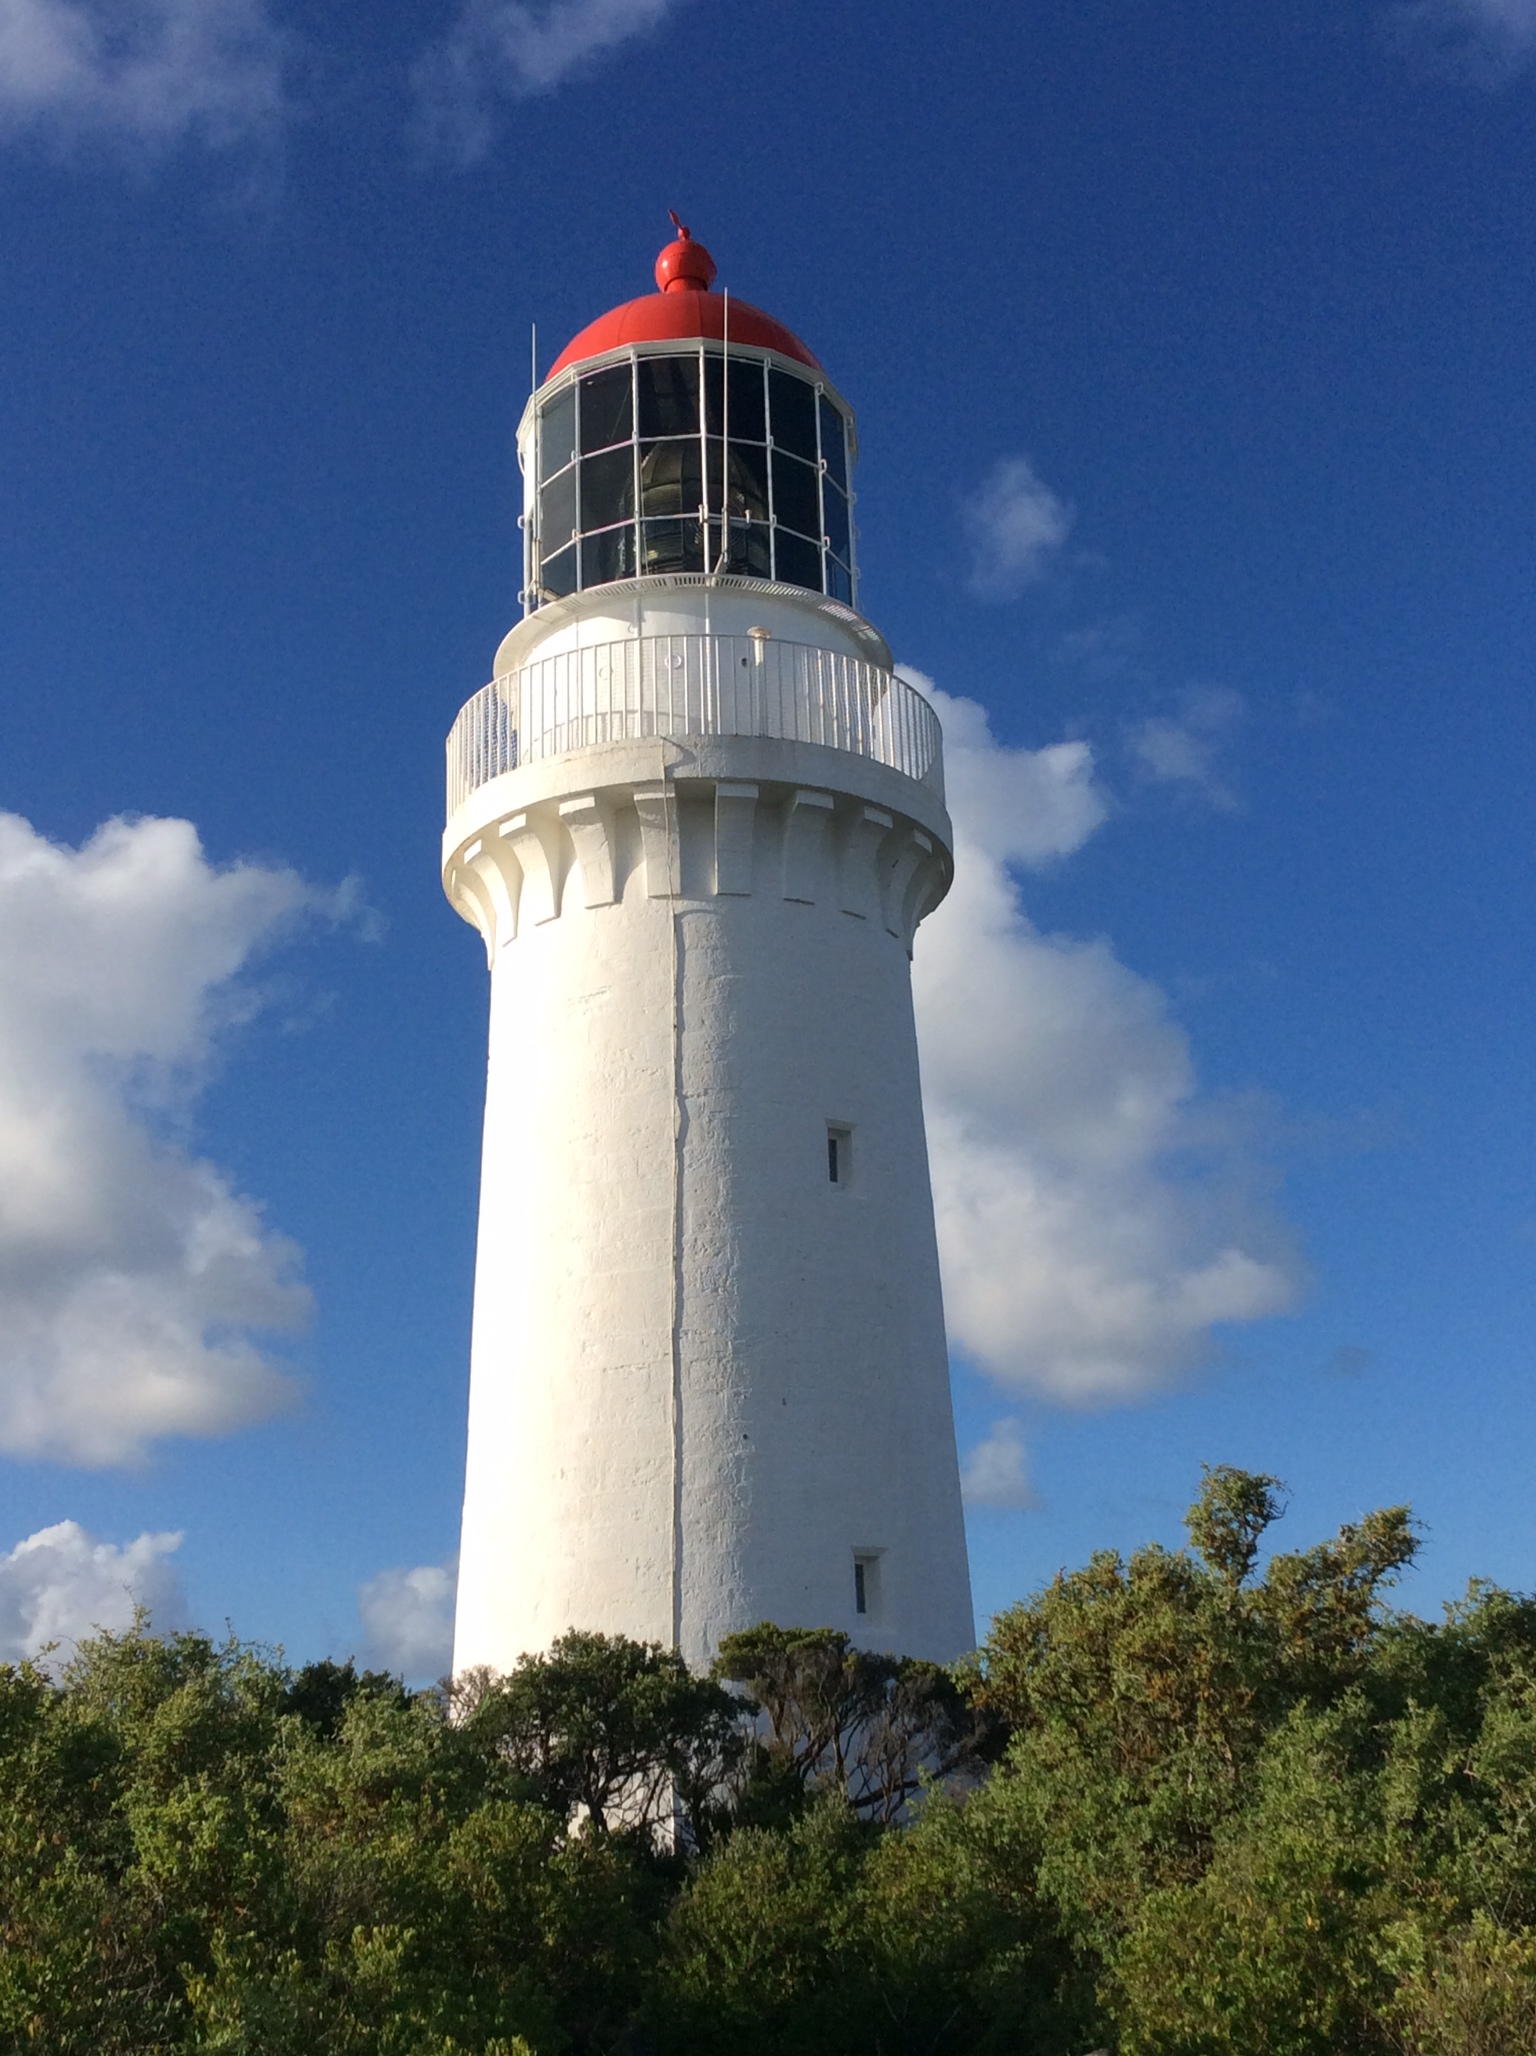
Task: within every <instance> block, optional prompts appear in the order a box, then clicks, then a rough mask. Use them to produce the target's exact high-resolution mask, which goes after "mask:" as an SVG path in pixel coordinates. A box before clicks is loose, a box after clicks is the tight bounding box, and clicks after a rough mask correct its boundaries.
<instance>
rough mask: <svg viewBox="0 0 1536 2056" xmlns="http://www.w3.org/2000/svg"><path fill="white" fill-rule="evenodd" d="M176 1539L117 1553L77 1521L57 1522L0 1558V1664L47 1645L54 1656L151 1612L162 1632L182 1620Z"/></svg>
mask: <svg viewBox="0 0 1536 2056" xmlns="http://www.w3.org/2000/svg"><path fill="white" fill-rule="evenodd" d="M180 1547H181V1537H180V1535H148V1534H146V1535H140V1536H139V1538H138V1540H137V1541H136V1542H125V1543H124V1544H123V1545H122V1546H121V1547H118V1546H117V1545H116V1544H115V1543H112V1542H98V1541H97V1540H96V1537H95V1536H94V1535H88V1534H87V1533H86V1531H85V1529H84V1528H82V1527H81V1525H80V1523H79V1522H78V1521H58V1522H56V1523H55V1525H54V1526H53V1527H51V1528H39V1530H38V1531H37V1533H36V1534H35V1535H29V1536H28V1537H27V1539H26V1540H25V1542H18V1543H17V1544H16V1547H15V1548H14V1549H13V1550H12V1551H11V1553H10V1554H9V1556H0V1663H20V1662H22V1661H23V1660H24V1659H25V1658H27V1657H29V1656H36V1655H37V1654H38V1653H39V1652H40V1651H41V1650H43V1649H45V1648H47V1646H48V1645H49V1643H58V1644H59V1645H60V1649H59V1654H60V1655H61V1656H64V1657H68V1656H70V1655H71V1654H73V1648H74V1644H75V1643H76V1642H78V1641H83V1640H84V1639H85V1637H87V1636H88V1635H93V1634H96V1633H97V1632H98V1631H100V1630H102V1629H114V1628H126V1627H129V1626H131V1625H132V1622H133V1617H134V1613H135V1611H136V1609H137V1608H139V1607H141V1606H144V1607H148V1609H149V1611H150V1613H151V1615H152V1616H153V1618H154V1621H155V1624H156V1626H157V1627H160V1628H176V1627H179V1626H180V1625H181V1623H182V1620H183V1618H184V1613H185V1609H184V1608H183V1605H182V1598H181V1586H180V1583H179V1581H178V1579H177V1576H176V1567H175V1565H174V1564H173V1563H171V1562H170V1561H169V1559H170V1556H171V1554H172V1552H173V1551H174V1550H177V1549H179V1548H180Z"/></svg>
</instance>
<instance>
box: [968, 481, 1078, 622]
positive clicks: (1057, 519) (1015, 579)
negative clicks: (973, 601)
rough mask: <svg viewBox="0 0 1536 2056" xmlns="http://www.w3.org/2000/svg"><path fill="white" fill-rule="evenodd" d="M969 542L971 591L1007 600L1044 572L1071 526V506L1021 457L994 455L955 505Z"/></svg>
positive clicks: (989, 597) (987, 596)
mask: <svg viewBox="0 0 1536 2056" xmlns="http://www.w3.org/2000/svg"><path fill="white" fill-rule="evenodd" d="M961 516H962V519H963V521H964V524H965V532H966V535H967V537H968V538H969V541H970V545H971V571H970V579H969V584H970V588H971V591H972V592H973V593H975V594H976V595H977V597H978V598H980V599H984V600H1012V599H1017V597H1018V595H1019V594H1020V593H1021V592H1022V591H1023V590H1024V588H1025V586H1026V585H1031V584H1033V583H1034V581H1035V580H1036V579H1039V578H1041V577H1043V576H1044V574H1045V572H1046V570H1047V568H1048V566H1049V564H1050V561H1051V559H1052V557H1053V556H1054V555H1055V554H1056V552H1057V551H1058V550H1059V549H1060V548H1061V546H1062V544H1063V543H1064V542H1065V541H1066V539H1067V536H1068V534H1069V533H1070V531H1071V527H1072V518H1073V517H1072V510H1071V508H1070V507H1069V506H1067V504H1066V502H1065V501H1063V500H1059V499H1058V498H1057V497H1056V495H1055V493H1053V492H1052V491H1051V489H1050V487H1049V486H1048V485H1046V484H1045V482H1044V481H1043V480H1042V479H1041V478H1040V477H1038V476H1037V474H1036V472H1035V468H1034V466H1033V465H1032V464H1031V463H1030V461H1029V459H1028V458H1027V457H1000V458H999V459H998V461H997V462H996V463H995V464H994V465H993V467H992V469H991V470H990V471H989V472H988V473H987V476H986V477H985V478H984V479H983V480H982V482H981V484H980V486H979V487H978V488H977V490H976V491H975V492H974V493H973V494H972V495H971V497H970V499H968V500H967V501H966V502H965V504H964V506H963V507H962V509H961Z"/></svg>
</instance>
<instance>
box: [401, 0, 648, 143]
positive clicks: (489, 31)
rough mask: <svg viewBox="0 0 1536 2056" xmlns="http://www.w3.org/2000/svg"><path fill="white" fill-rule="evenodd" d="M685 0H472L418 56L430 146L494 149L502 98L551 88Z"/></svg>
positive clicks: (421, 112)
mask: <svg viewBox="0 0 1536 2056" xmlns="http://www.w3.org/2000/svg"><path fill="white" fill-rule="evenodd" d="M677 4H678V0H543V4H542V5H539V4H535V0H465V5H464V7H463V9H462V11H461V13H460V14H459V17H458V20H457V21H456V22H455V23H454V25H453V27H452V29H451V30H450V31H449V34H448V36H447V38H446V40H445V41H443V42H442V43H440V44H439V45H437V46H436V47H435V48H434V49H431V50H429V51H427V52H426V54H425V55H424V56H423V57H422V58H421V59H420V61H419V62H418V64H417V66H416V69H415V73H414V79H413V83H414V85H415V89H416V99H417V119H418V127H419V130H420V133H421V136H422V139H423V141H424V142H425V143H426V144H427V145H428V147H429V148H432V149H435V150H437V151H440V152H441V153H442V154H444V155H446V156H449V157H456V158H458V159H459V160H460V161H461V162H464V163H473V162H474V161H475V160H476V159H477V158H480V157H483V156H484V155H485V153H486V152H487V151H488V150H489V149H490V147H491V144H492V142H493V140H494V138H495V132H496V104H497V102H498V100H502V99H525V98H527V97H528V96H530V95H532V94H537V93H548V92H552V91H553V90H554V88H555V87H556V86H558V85H560V84H561V83H562V82H563V81H564V80H565V79H566V78H567V77H568V76H569V75H570V74H571V73H572V72H574V71H578V70H580V69H582V68H583V67H585V66H586V65H587V64H589V63H590V62H591V61H592V60H593V59H595V58H597V57H600V56H602V55H603V54H605V53H606V52H607V51H609V50H611V49H613V48H615V46H616V45H618V44H620V43H627V42H629V41H630V40H631V39H632V38H633V37H635V36H640V35H644V34H645V33H646V32H647V31H648V30H651V29H654V28H655V27H657V26H658V24H659V23H660V22H661V21H662V20H663V19H664V18H665V17H666V16H667V15H668V14H670V13H671V12H672V11H673V8H674V7H675V6H676V5H677Z"/></svg>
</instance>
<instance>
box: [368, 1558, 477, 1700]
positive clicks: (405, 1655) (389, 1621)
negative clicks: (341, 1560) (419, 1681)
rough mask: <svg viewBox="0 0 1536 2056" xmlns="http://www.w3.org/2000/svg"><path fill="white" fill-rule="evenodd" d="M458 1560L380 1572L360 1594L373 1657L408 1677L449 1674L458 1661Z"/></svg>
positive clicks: (381, 1663) (385, 1667)
mask: <svg viewBox="0 0 1536 2056" xmlns="http://www.w3.org/2000/svg"><path fill="white" fill-rule="evenodd" d="M457 1584H458V1559H457V1558H456V1557H450V1559H449V1560H448V1562H447V1563H424V1564H418V1565H417V1566H416V1567H415V1569H414V1570H389V1571H380V1572H379V1574H378V1576H377V1577H376V1578H370V1579H369V1580H368V1582H367V1584H366V1585H364V1586H363V1588H362V1590H361V1592H359V1594H358V1597H357V1610H358V1612H359V1613H360V1614H361V1615H362V1621H363V1633H364V1635H365V1637H366V1638H367V1651H368V1657H369V1660H370V1661H371V1662H373V1663H376V1664H379V1665H380V1666H381V1667H382V1668H383V1669H385V1670H391V1671H395V1672H397V1673H398V1674H399V1675H400V1676H401V1677H403V1678H440V1677H445V1676H446V1675H447V1672H448V1668H449V1666H450V1664H451V1663H452V1662H453V1600H454V1592H455V1590H456V1588H457Z"/></svg>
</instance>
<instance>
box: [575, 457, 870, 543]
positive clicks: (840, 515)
mask: <svg viewBox="0 0 1536 2056" xmlns="http://www.w3.org/2000/svg"><path fill="white" fill-rule="evenodd" d="M582 504H583V506H585V504H586V502H585V501H583V502H582ZM821 505H822V512H823V515H824V517H825V520H826V537H827V544H828V547H829V548H830V549H831V551H832V554H833V555H834V556H835V557H841V558H842V560H843V562H844V563H845V564H846V563H847V561H848V556H849V551H848V502H847V500H846V498H845V497H844V496H843V494H842V493H840V492H839V491H838V489H837V487H836V486H835V485H834V484H833V483H832V481H831V479H830V478H824V479H823V480H822V482H821Z"/></svg>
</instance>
